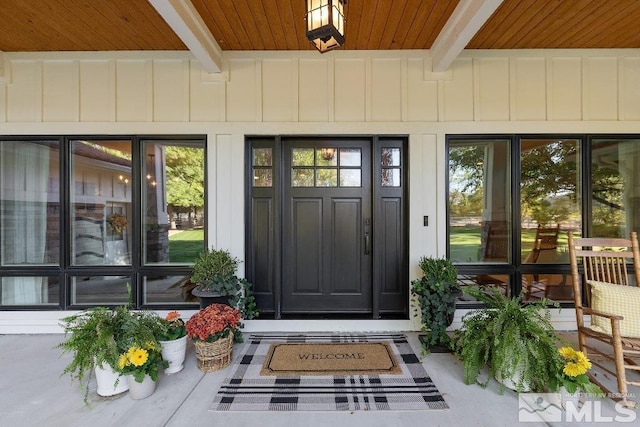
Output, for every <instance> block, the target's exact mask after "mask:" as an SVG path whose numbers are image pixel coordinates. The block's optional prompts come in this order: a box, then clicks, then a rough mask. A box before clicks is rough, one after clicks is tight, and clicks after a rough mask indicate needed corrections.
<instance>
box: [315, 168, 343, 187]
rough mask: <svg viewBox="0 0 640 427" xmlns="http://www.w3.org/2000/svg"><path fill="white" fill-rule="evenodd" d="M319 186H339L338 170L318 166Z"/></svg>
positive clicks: (317, 184)
mask: <svg viewBox="0 0 640 427" xmlns="http://www.w3.org/2000/svg"><path fill="white" fill-rule="evenodd" d="M317 173H318V182H317V183H316V186H317V187H337V186H338V170H337V169H326V168H318V172H317Z"/></svg>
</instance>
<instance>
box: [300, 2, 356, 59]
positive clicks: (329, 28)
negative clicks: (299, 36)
mask: <svg viewBox="0 0 640 427" xmlns="http://www.w3.org/2000/svg"><path fill="white" fill-rule="evenodd" d="M306 1H307V16H306V19H307V39H309V41H310V42H311V44H312V45H313V46H314V47H315V48H316V49H318V50H319V51H320V53H325V52H327V51H329V50H332V49H335V48H337V47H340V46H342V45H343V44H344V5H345V4H347V0H306Z"/></svg>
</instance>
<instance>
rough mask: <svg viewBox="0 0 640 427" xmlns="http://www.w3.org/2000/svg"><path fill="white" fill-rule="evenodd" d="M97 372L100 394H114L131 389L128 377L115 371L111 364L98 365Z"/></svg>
mask: <svg viewBox="0 0 640 427" xmlns="http://www.w3.org/2000/svg"><path fill="white" fill-rule="evenodd" d="M95 373H96V382H97V383H98V390H97V391H98V394H99V395H100V396H114V395H116V394H120V393H124V392H125V391H127V390H129V385H128V384H127V379H126V378H125V377H123V376H121V375H120V374H118V373H117V372H116V371H114V370H113V368H111V366H109V365H106V367H105V366H102V365H99V366H96V369H95Z"/></svg>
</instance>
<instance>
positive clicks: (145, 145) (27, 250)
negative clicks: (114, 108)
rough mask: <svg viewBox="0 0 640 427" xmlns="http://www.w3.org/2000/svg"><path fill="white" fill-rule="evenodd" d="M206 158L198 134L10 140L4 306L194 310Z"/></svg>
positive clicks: (6, 148) (1, 272)
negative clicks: (193, 271)
mask: <svg viewBox="0 0 640 427" xmlns="http://www.w3.org/2000/svg"><path fill="white" fill-rule="evenodd" d="M205 159H206V155H205V140H204V138H203V137H197V136H196V137H186V138H182V137H181V138H174V137H154V138H142V137H135V136H134V137H86V138H84V137H83V138H78V137H73V138H69V137H57V138H48V139H43V140H37V139H19V138H12V139H6V140H0V161H1V165H2V175H1V176H0V179H1V181H0V191H1V192H0V237H1V241H2V244H1V251H0V262H1V264H0V287H1V289H2V294H1V299H0V308H3V309H7V308H15V307H32V308H39V307H40V308H44V309H51V308H52V307H57V308H63V309H64V308H82V307H88V306H93V305H116V304H124V303H127V302H131V303H132V304H133V306H134V307H136V308H140V307H144V306H149V305H152V306H154V307H157V308H163V307H166V308H171V307H174V306H176V305H184V304H190V303H191V302H193V301H192V299H191V296H190V294H189V292H187V289H188V288H189V282H188V277H189V273H190V265H191V264H192V263H193V261H194V260H195V258H196V256H197V254H198V253H200V252H201V251H203V250H204V247H205V241H206V240H205V238H206V236H205V234H206V230H205V223H206V221H205V211H204V207H205V205H206V204H205V170H206V168H205ZM130 290H131V292H130Z"/></svg>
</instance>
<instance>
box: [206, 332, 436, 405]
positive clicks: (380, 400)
mask: <svg viewBox="0 0 640 427" xmlns="http://www.w3.org/2000/svg"><path fill="white" fill-rule="evenodd" d="M281 343H291V344H305V343H310V344H326V343H388V344H389V348H390V349H391V350H392V351H393V356H394V357H395V358H396V362H397V363H398V367H399V368H400V370H401V373H400V374H366V375H336V374H333V373H323V374H322V375H319V374H318V375H284V376H281V375H261V371H262V367H263V365H264V364H265V361H266V360H267V356H268V352H269V349H270V348H271V344H281ZM227 369H231V370H233V371H232V372H233V374H232V376H231V377H230V378H227V379H226V380H225V381H224V382H223V384H222V386H221V387H220V390H219V391H218V393H217V394H216V396H215V398H214V400H213V402H212V404H211V406H210V410H212V411H360V410H362V411H376V410H398V411H402V410H411V411H419V410H432V409H448V406H447V404H446V402H445V401H444V398H443V397H442V395H441V394H440V393H439V391H438V389H437V388H436V386H435V384H433V382H432V381H431V378H430V377H429V375H428V374H427V372H426V371H425V369H424V367H423V366H422V364H421V363H420V360H419V359H418V357H417V356H416V355H415V353H414V352H413V350H412V349H411V346H410V345H409V343H408V342H407V338H406V337H405V336H404V335H402V334H339V335H338V334H311V335H296V334H280V335H276V334H254V335H251V336H250V337H249V338H248V339H247V341H246V343H245V346H244V348H243V351H242V354H241V355H240V357H239V359H237V361H235V362H234V364H233V365H232V366H230V367H229V368H227Z"/></svg>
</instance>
